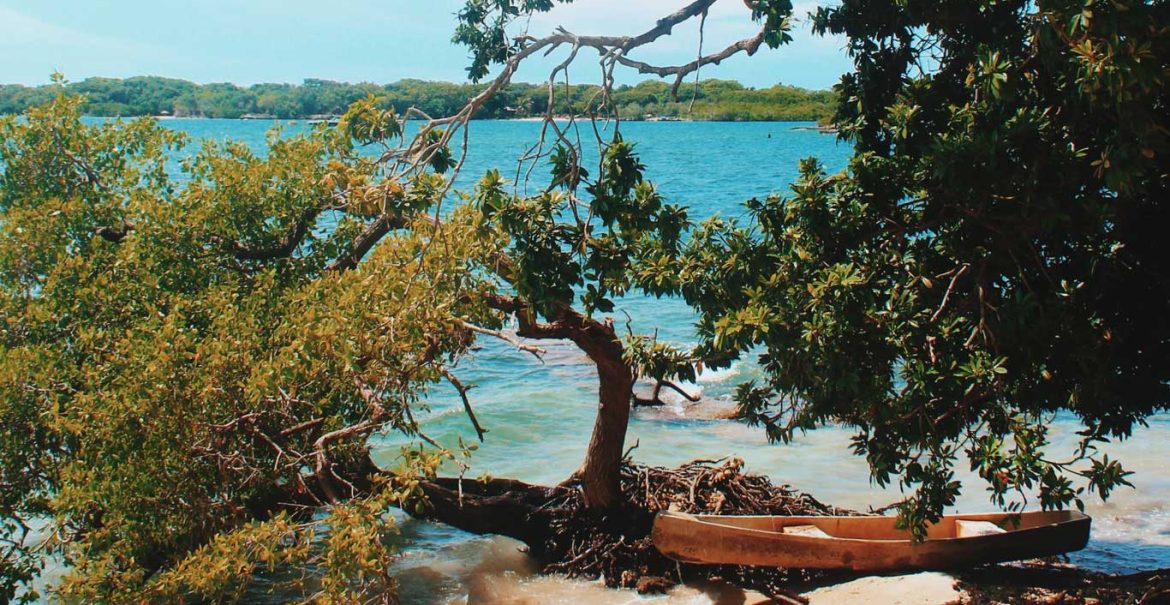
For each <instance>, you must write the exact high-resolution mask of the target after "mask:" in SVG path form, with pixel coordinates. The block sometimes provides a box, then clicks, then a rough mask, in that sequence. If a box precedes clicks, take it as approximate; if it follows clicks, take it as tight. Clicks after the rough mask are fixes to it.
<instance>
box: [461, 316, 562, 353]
mask: <svg viewBox="0 0 1170 605" xmlns="http://www.w3.org/2000/svg"><path fill="white" fill-rule="evenodd" d="M463 327H464V328H467V329H468V330H471V331H472V332H476V333H478V334H483V335H485V336H491V337H493V338H498V339H500V340H502V341H504V342H507V343H508V344H511V345H512V346H514V347H516V349H517V350H518V351H524V352H526V353H531V354H532V356H533V357H535V358H537V359H539V360H540V362H541V363H544V357H543V355H544V354H546V353H548V351H546V350H544V349H542V348H540V347H537V346H533V345H530V344H526V343H524V342H521V341H520V339H519V338H516V337H514V336H512V335H511V334H508V333H507V332H502V331H500V330H490V329H488V328H483V327H480V326H477V325H475V324H473V323H469V322H466V321H465V322H463Z"/></svg>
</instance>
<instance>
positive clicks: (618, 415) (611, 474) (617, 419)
mask: <svg viewBox="0 0 1170 605" xmlns="http://www.w3.org/2000/svg"><path fill="white" fill-rule="evenodd" d="M591 324H592V325H588V327H587V328H586V330H585V331H586V332H587V333H588V334H589V336H590V337H591V338H590V339H589V342H588V345H587V344H586V343H582V342H578V345H580V346H581V348H583V349H584V350H585V352H586V353H587V354H588V355H589V358H590V359H592V360H593V362H594V363H596V364H597V379H598V382H599V388H598V403H597V419H596V420H595V421H594V423H593V435H592V437H590V439H589V449H588V450H586V452H585V461H584V463H582V465H581V469H580V470H579V471H577V474H578V476H579V477H580V479H581V484H582V486H583V489H584V494H583V495H584V499H585V506H587V507H588V508H591V509H604V508H611V507H613V506H614V505H616V504H618V502H619V501H620V499H621V463H622V454H623V453H624V451H623V448H624V447H625V443H626V428H627V427H628V425H629V421H630V400H631V399H632V397H633V388H634V376H633V373H632V372H631V371H630V368H629V367H628V366H627V365H626V364H625V362H624V361H622V345H621V343H620V342H619V341H618V340H617V335H616V334H615V333H614V331H613V328H612V327H611V326H609V325H601V324H597V323H596V322H591ZM599 332H600V333H601V334H599Z"/></svg>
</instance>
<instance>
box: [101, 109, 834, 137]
mask: <svg viewBox="0 0 1170 605" xmlns="http://www.w3.org/2000/svg"><path fill="white" fill-rule="evenodd" d="M84 117H86V118H91V119H94V118H96V119H107V120H119V119H121V120H133V119H137V118H154V119H156V120H162V121H166V120H222V121H229V122H274V123H275V122H279V123H285V124H287V123H291V122H306V123H318V122H322V121H324V120H318V119H310V118H213V117H209V116H170V115H146V114H143V115H129V116H111V115H98V114H84ZM554 119H555V120H556V121H557V122H567V121H569V117H568V116H557V117H556V118H554ZM577 120H578V121H580V120H588V118H580V117H578V118H577ZM411 121H412V122H415V121H421V120H411ZM471 121H472V122H532V123H540V122H543V121H544V118H543V117H524V118H496V117H489V118H472V119H471ZM621 121H622V122H651V123H679V122H687V123H721V124H809V123H812V124H817V120H798V119H793V120H753V119H730V120H727V119H724V120H718V119H702V118H677V119H665V120H664V119H647V118H622V120H621ZM792 130H801V131H816V132H821V133H826V134H832V133H836V132H837V131H836V129H835V128H833V127H831V126H822V125H819V124H817V125H814V126H794V127H793V128H792Z"/></svg>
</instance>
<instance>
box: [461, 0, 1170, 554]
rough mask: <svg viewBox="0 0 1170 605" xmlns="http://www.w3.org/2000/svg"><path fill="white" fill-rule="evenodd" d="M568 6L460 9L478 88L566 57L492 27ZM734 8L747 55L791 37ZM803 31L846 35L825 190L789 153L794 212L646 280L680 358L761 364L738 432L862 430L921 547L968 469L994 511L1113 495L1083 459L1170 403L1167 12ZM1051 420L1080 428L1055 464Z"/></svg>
mask: <svg viewBox="0 0 1170 605" xmlns="http://www.w3.org/2000/svg"><path fill="white" fill-rule="evenodd" d="M569 1H570V0H499V1H498V2H496V3H495V4H496V8H494V9H490V8H487V3H484V2H482V1H481V0H468V1H467V3H466V6H465V8H464V10H463V11H462V12H461V13H460V20H461V25H460V28H459V30H458V31H457V34H456V37H457V39H458V40H460V41H463V42H465V43H467V44H468V45H470V46H471V48H472V57H473V58H472V67H471V73H472V75H473V76H477V77H483V76H485V75H486V74H487V73H488V71H487V67H488V66H491V65H492V64H499V63H506V62H508V61H512V60H514V59H513V58H514V57H523V56H524V54H523V53H525V52H528V51H529V49H533V48H540V45H541V44H547V45H554V44H565V43H570V42H571V43H576V42H575V41H574V40H569V39H567V38H558V37H557V36H558V35H559V34H556V33H554V34H552V35H550V36H549V37H547V38H545V39H537V40H534V41H530V42H528V43H527V44H517V45H514V46H508V45H501V44H499V43H498V41H499V40H501V39H506V31H507V26H508V23H509V17H508V15H512V14H518V15H521V18H522V16H523V15H524V14H525V13H531V12H534V11H547V10H550V9H551V8H552V7H553V6H554V5H555V4H557V3H565V2H569ZM748 5H749V6H750V7H751V8H752V11H753V18H754V20H756V21H757V23H760V24H761V31H760V34H759V35H758V37H757V38H755V39H749V40H747V41H745V43H744V44H745V46H750V45H751V44H755V45H756V47H757V48H758V45H759V44H760V42H766V43H767V44H769V45H771V46H776V45H779V44H782V43H785V42H786V41H787V35H786V31H787V28H788V26H789V18H790V16H791V13H792V10H793V6H792V3H791V2H790V0H750V1H749V2H748ZM708 6H710V2H703V1H699V2H693V3H690V4H687V5H686V7H685V9H684V10H683V11H681V12H679V13H676V15H678V16H680V18H683V19H685V18H687V17H688V16H690V17H694V16H696V15H700V14H703V12H704V11H705V10H706V7H708ZM812 21H813V24H814V28H815V29H816V31H818V32H820V33H826V32H829V33H833V34H838V35H842V36H845V37H846V38H847V39H848V41H849V42H848V50H849V53H850V55H851V56H852V58H853V60H854V63H855V67H856V69H855V70H854V71H853V72H852V73H849V74H846V75H845V76H844V77H843V80H842V84H841V85H840V86H839V87H838V92H839V97H838V106H837V110H836V112H835V115H834V118H833V124H834V126H835V127H836V128H838V129H839V131H840V132H841V134H842V136H843V137H844V138H845V139H846V140H847V141H849V142H851V143H852V144H853V145H854V150H855V151H854V156H853V158H852V160H851V162H850V166H849V168H848V169H847V170H846V171H844V172H842V173H840V174H836V175H827V174H825V173H824V171H823V169H822V167H821V166H820V164H819V163H818V162H817V161H816V160H815V159H809V160H806V161H804V162H803V163H802V165H801V177H800V179H799V180H798V181H797V182H796V183H795V184H794V185H793V187H792V193H791V195H790V196H787V197H782V196H775V197H769V198H767V199H764V200H758V199H753V200H750V201H748V202H747V205H746V206H747V209H748V212H749V218H750V220H749V221H748V222H747V224H740V223H737V222H735V221H727V220H722V219H715V220H712V221H710V222H708V223H706V224H704V225H703V226H701V227H700V228H699V229H697V230H695V231H693V232H692V233H691V235H692V238H691V239H690V241H689V243H688V245H687V246H686V248H685V250H684V252H683V253H682V254H681V255H680V256H679V257H677V258H675V259H659V260H658V261H657V262H656V264H657V266H658V268H659V271H658V279H659V280H661V282H665V283H656V284H655V287H656V288H657V289H658V291H659V292H661V293H664V294H665V293H673V294H678V295H682V296H683V297H684V298H685V299H686V300H687V302H688V303H690V304H691V305H692V306H693V307H695V308H696V309H697V310H698V311H699V312H700V314H701V319H700V322H699V324H698V328H699V333H700V335H701V337H702V338H703V341H704V342H703V343H702V345H700V346H699V347H698V348H697V349H696V351H694V355H695V356H696V357H697V358H698V360H700V361H702V362H704V364H705V365H707V366H716V367H718V366H722V365H726V364H728V363H730V361H731V360H733V359H735V358H738V357H740V356H743V355H747V354H750V353H751V352H753V351H757V350H760V349H761V348H762V349H763V350H764V353H763V354H761V355H760V356H759V362H760V364H761V366H762V368H763V369H764V371H765V375H764V377H763V379H761V380H760V381H759V382H758V383H751V384H745V385H742V387H741V388H740V390H739V402H740V404H741V415H742V416H743V417H744V419H745V420H747V421H748V422H750V423H752V424H755V425H761V426H763V427H764V428H765V430H766V431H767V433H768V435H769V437H770V438H772V439H774V440H778V441H787V440H789V439H792V438H793V437H794V436H795V435H796V434H797V433H799V432H800V431H802V430H808V429H813V428H816V427H817V426H821V425H823V424H826V423H836V424H840V425H844V426H849V427H853V428H855V429H856V431H857V432H856V435H855V437H854V444H853V450H854V453H856V454H857V455H860V456H865V458H866V459H867V461H868V462H869V466H870V469H871V472H872V476H873V478H874V480H875V481H876V482H877V483H878V484H881V485H886V484H889V483H891V482H895V481H896V482H898V483H899V484H900V487H901V488H903V489H905V490H907V491H909V492H910V494H909V496H908V498H907V499H906V501H905V502H904V503H903V504H902V505H901V506H900V515H901V520H902V521H903V522H904V523H906V524H907V525H908V526H909V527H911V528H913V529H914V530H915V532H916V533H917V534H918V535H922V532H923V530H924V526H925V523H927V522H928V521H930V520H934V519H937V517H938V516H939V515H940V514H941V513H942V512H943V510H944V508H945V507H946V506H948V505H950V504H953V503H954V502H955V499H956V496H957V495H958V494H959V492H960V490H961V489H962V487H963V486H962V484H961V483H960V482H959V481H957V480H956V479H955V473H954V469H955V466H956V465H957V464H959V461H960V459H961V458H965V459H966V463H967V464H969V466H970V468H971V469H972V470H974V471H976V472H977V473H978V474H979V475H980V477H982V478H983V479H984V480H986V482H987V487H988V490H989V492H990V496H991V499H992V501H993V502H995V503H997V504H999V505H1001V506H1005V507H1008V508H1016V507H1019V506H1022V505H1023V504H1025V503H1026V502H1028V501H1030V499H1032V498H1035V499H1037V500H1038V501H1039V504H1040V505H1042V506H1043V507H1045V508H1061V507H1065V506H1069V505H1073V504H1076V505H1082V502H1083V499H1084V498H1085V497H1087V495H1088V494H1089V493H1092V492H1096V493H1097V494H1098V495H1100V496H1101V497H1102V498H1105V497H1108V495H1109V494H1110V492H1111V491H1112V490H1113V489H1115V488H1117V487H1118V486H1122V485H1128V481H1127V479H1126V477H1127V476H1128V474H1129V473H1128V472H1127V471H1125V470H1124V469H1123V468H1122V466H1121V465H1120V464H1119V463H1118V462H1117V461H1116V460H1111V459H1109V457H1108V456H1104V455H1100V453H1099V451H1098V445H1099V444H1101V443H1102V442H1107V441H1110V440H1113V439H1123V438H1125V437H1127V436H1129V435H1131V434H1132V431H1133V430H1134V428H1135V427H1136V426H1139V425H1141V424H1142V423H1144V422H1145V420H1146V419H1147V418H1148V417H1149V416H1151V415H1152V414H1155V413H1158V412H1162V411H1166V410H1168V409H1170V365H1168V364H1167V363H1166V360H1167V359H1170V319H1168V318H1170V302H1168V301H1170V255H1167V254H1166V253H1165V250H1164V246H1162V242H1163V241H1164V239H1165V233H1166V231H1167V230H1170V204H1168V203H1167V201H1166V200H1168V199H1170V180H1168V177H1167V175H1168V174H1170V128H1168V126H1170V124H1168V122H1167V120H1168V118H1167V116H1170V102H1168V101H1170V99H1168V95H1170V93H1168V90H1170V87H1168V86H1167V84H1170V71H1168V70H1167V67H1166V63H1165V61H1164V60H1163V59H1162V58H1164V57H1166V56H1170V3H1168V2H1164V1H1154V2H1149V1H1142V0H1112V1H1111V2H1106V3H1102V2H1095V1H1094V0H1087V1H1082V0H1066V1H1056V2H1042V3H1034V2H1029V1H1027V0H1013V1H1008V2H1003V1H993V0H988V1H983V2H971V1H970V0H946V1H941V2H940V1H932V2H914V1H910V2H898V3H889V2H876V3H875V2H869V1H868V0H843V1H842V2H841V3H840V4H839V6H835V7H833V8H820V9H818V10H817V12H816V14H815V15H814V17H813V20H812ZM677 23H678V22H677V21H671V20H669V19H667V20H663V21H660V22H659V25H660V27H662V26H663V24H665V27H666V28H667V29H666V30H665V31H669V29H668V28H669V27H670V26H672V25H677ZM656 35H664V34H660V32H658V31H652V32H651V33H650V34H647V35H645V36H643V37H641V38H638V40H640V41H645V40H652V39H654V36H656ZM597 39H598V40H600V39H601V38H597ZM753 40H758V41H757V42H753ZM593 44H594V45H595V46H594V47H595V48H598V47H600V48H598V50H599V52H601V53H602V55H603V56H604V55H605V51H606V49H607V47H605V44H604V43H602V42H596V43H593ZM614 44H615V45H619V46H620V45H626V44H631V42H628V41H626V39H618V40H617V41H615V42H614ZM1058 413H1067V414H1071V415H1073V416H1075V417H1076V418H1077V419H1078V420H1079V421H1080V422H1081V423H1082V424H1083V431H1082V432H1080V433H1079V435H1080V437H1081V439H1080V440H1079V444H1078V445H1077V446H1076V447H1075V448H1073V451H1070V452H1060V453H1057V454H1054V453H1052V452H1050V449H1051V448H1050V447H1049V446H1050V442H1049V428H1048V425H1049V424H1050V423H1051V421H1052V419H1053V417H1054V416H1055V415H1056V414H1058Z"/></svg>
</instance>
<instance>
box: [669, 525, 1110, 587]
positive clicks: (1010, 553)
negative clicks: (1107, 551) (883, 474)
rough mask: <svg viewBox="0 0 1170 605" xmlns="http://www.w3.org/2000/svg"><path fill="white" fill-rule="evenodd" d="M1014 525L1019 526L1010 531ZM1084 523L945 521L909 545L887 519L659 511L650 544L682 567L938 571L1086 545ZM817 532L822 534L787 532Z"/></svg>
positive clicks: (1041, 555) (903, 532) (1065, 550)
mask: <svg viewBox="0 0 1170 605" xmlns="http://www.w3.org/2000/svg"><path fill="white" fill-rule="evenodd" d="M956 520H966V521H984V522H989V523H994V524H997V525H1003V526H1005V527H1006V528H1007V531H1004V532H1003V533H997V534H993V535H982V536H971V537H962V538H956V537H951V536H954V527H955V526H954V523H955V521H956ZM1013 521H1018V525H1014V524H1013ZM1090 524H1091V519H1090V518H1089V517H1087V516H1085V515H1083V514H1080V513H1076V512H1071V511H1059V512H1042V513H1022V514H1018V515H1008V514H985V515H950V516H947V517H944V518H943V520H942V521H940V522H939V523H938V524H936V525H934V526H931V527H930V528H928V534H927V539H926V540H925V541H923V542H919V543H914V542H913V541H911V540H910V539H909V533H908V532H905V531H903V530H898V529H896V528H894V517H720V516H703V515H687V514H681V513H659V515H658V517H657V518H656V519H655V522H654V533H653V540H654V545H655V547H656V548H658V550H659V551H661V552H662V553H663V554H664V555H666V556H667V557H670V558H672V559H675V560H678V561H683V562H688V563H709V564H729V565H757V566H767V567H787V568H805V569H846V570H853V571H868V572H879V571H902V570H945V569H956V568H962V567H970V566H973V565H982V564H987V563H1000V562H1004V561H1017V560H1022V559H1034V558H1038V557H1047V556H1052V555H1057V554H1062V553H1066V552H1071V551H1075V550H1080V549H1082V548H1084V547H1085V545H1086V544H1087V543H1088V541H1089V529H1090ZM801 525H804V526H809V525H812V526H816V527H818V528H820V529H821V530H823V531H824V532H825V533H827V534H829V536H828V537H817V536H808V535H799V534H786V533H784V532H783V528H784V527H788V526H801Z"/></svg>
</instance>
